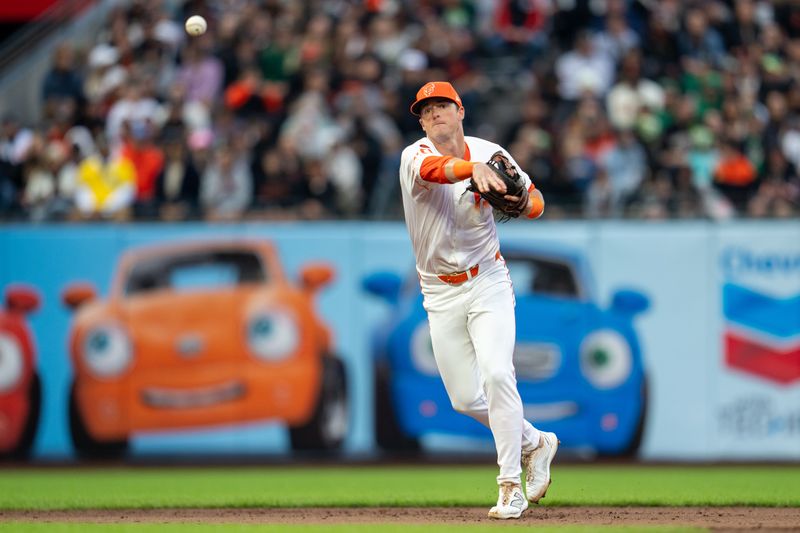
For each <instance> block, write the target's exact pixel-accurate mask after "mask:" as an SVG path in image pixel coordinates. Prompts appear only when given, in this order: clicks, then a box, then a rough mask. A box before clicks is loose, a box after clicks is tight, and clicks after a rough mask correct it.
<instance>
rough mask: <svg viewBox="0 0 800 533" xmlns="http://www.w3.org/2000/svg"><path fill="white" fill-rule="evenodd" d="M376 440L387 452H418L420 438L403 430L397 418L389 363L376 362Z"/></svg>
mask: <svg viewBox="0 0 800 533" xmlns="http://www.w3.org/2000/svg"><path fill="white" fill-rule="evenodd" d="M374 383H375V441H376V442H377V444H378V446H379V447H380V448H381V449H383V450H386V451H387V452H417V451H419V449H420V446H419V440H417V439H415V438H413V437H409V436H408V435H407V434H406V433H405V432H403V430H402V428H401V427H400V423H399V422H398V420H397V414H396V413H397V407H395V405H394V401H393V400H392V391H391V377H390V370H389V368H388V365H386V364H385V362H383V361H376V362H375V381H374Z"/></svg>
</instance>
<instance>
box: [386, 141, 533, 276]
mask: <svg viewBox="0 0 800 533" xmlns="http://www.w3.org/2000/svg"><path fill="white" fill-rule="evenodd" d="M465 141H466V144H467V155H468V157H467V156H465V159H468V160H469V161H474V162H481V163H485V162H486V161H488V160H489V158H490V157H491V156H492V154H494V153H495V152H497V151H498V150H501V151H502V152H503V153H504V154H505V155H506V157H508V159H509V160H510V161H511V162H512V163H513V164H514V166H516V167H517V169H518V170H519V171H520V174H521V175H522V178H523V180H525V185H526V187H530V184H531V180H530V178H529V177H528V175H527V174H526V173H525V172H524V171H523V170H522V169H520V168H519V165H517V163H516V161H514V159H513V158H512V157H511V154H509V153H508V152H507V151H506V150H505V149H503V148H502V147H501V146H500V145H498V144H495V143H492V142H489V141H486V140H484V139H479V138H478V137H466V138H465ZM441 155H443V154H441V153H439V151H437V150H436V147H435V146H434V144H433V142H432V141H431V140H430V139H428V138H427V137H425V138H422V139H420V140H418V141H417V142H415V143H414V144H412V145H410V146H408V147H407V148H406V149H405V150H403V155H402V157H401V159H400V188H401V189H402V191H403V209H404V211H405V218H406V226H407V227H408V233H409V234H410V236H411V244H412V246H413V247H414V256H415V257H416V260H417V271H419V273H420V274H423V275H435V274H449V273H452V272H463V271H465V270H468V269H469V268H471V267H472V266H474V265H477V264H479V263H482V262H485V261H490V260H492V259H493V258H494V255H495V253H497V251H498V250H499V249H500V243H499V241H498V239H497V228H496V226H495V223H494V215H493V213H492V207H491V206H490V205H489V204H488V203H486V202H485V201H483V202H482V201H480V200H481V199H480V196H478V195H477V194H475V193H472V192H470V191H468V190H467V186H468V185H469V183H470V180H469V179H465V180H462V181H459V182H456V183H433V182H430V181H425V180H423V179H422V178H421V177H420V167H421V166H422V162H423V161H424V160H425V158H426V157H429V156H441ZM425 277H427V276H425Z"/></svg>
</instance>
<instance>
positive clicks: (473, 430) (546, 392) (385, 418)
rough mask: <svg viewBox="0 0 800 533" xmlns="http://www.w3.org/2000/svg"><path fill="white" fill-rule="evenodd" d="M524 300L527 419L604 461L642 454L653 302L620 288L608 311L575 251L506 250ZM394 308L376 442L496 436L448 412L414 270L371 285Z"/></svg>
mask: <svg viewBox="0 0 800 533" xmlns="http://www.w3.org/2000/svg"><path fill="white" fill-rule="evenodd" d="M503 256H504V258H505V260H506V262H507V264H508V266H509V270H510V273H511V279H512V283H513V285H514V289H515V294H516V310H515V312H516V322H517V342H516V348H515V352H514V364H515V367H516V374H517V383H518V388H519V391H520V395H521V397H522V402H523V408H524V413H525V417H526V418H527V419H528V420H531V421H533V422H534V423H535V425H536V426H537V427H539V428H541V429H543V430H546V431H555V432H556V433H557V434H558V436H559V438H560V439H561V442H562V445H563V446H565V447H572V448H575V449H576V450H586V449H588V450H592V451H593V452H594V453H600V454H604V455H630V454H633V453H635V452H636V451H637V449H638V447H639V445H640V442H641V439H642V435H643V429H644V422H645V414H646V409H647V380H646V377H645V369H644V367H643V364H642V355H641V349H640V345H639V341H638V337H637V334H636V331H635V330H634V326H633V317H634V316H635V315H636V314H638V313H640V312H642V311H644V310H646V309H647V308H648V307H649V301H648V299H647V297H646V296H645V295H644V294H642V293H640V292H638V291H634V290H618V291H616V292H615V293H614V294H613V297H612V301H611V305H610V306H609V307H608V308H607V309H603V308H601V307H600V306H598V304H597V303H596V301H595V292H594V287H593V283H592V276H591V272H590V269H589V265H588V263H587V261H586V259H585V258H584V257H583V256H581V255H580V254H578V253H575V252H571V251H568V250H556V249H553V248H545V247H536V246H532V245H530V244H529V245H525V246H516V247H510V246H509V247H504V249H503ZM363 286H364V288H365V290H367V291H368V292H370V293H372V294H374V295H376V296H379V297H381V298H383V299H384V300H385V301H387V302H388V303H389V304H391V305H392V307H393V309H392V312H391V316H390V318H389V320H388V322H387V323H386V324H383V325H381V326H380V327H379V328H378V329H377V331H376V332H375V335H374V338H373V353H374V356H375V398H376V410H375V411H376V413H375V414H376V416H375V430H376V440H377V443H378V445H379V446H380V447H381V448H384V449H386V450H392V451H403V450H405V451H410V450H415V449H418V448H419V439H420V438H421V437H423V436H425V435H429V434H452V435H461V436H472V437H479V436H484V437H487V438H488V437H490V433H489V431H488V429H486V428H485V427H483V426H482V425H480V424H479V423H477V422H475V421H474V420H472V419H470V418H468V417H466V416H464V415H461V414H458V413H457V412H456V411H454V410H453V409H452V407H451V405H450V401H449V399H448V397H447V393H446V391H445V388H444V385H443V384H442V382H441V379H440V378H439V376H438V371H437V368H436V362H435V360H434V358H433V351H432V348H431V341H430V333H429V328H428V322H427V317H426V314H425V311H424V309H423V307H422V295H421V294H420V291H419V285H418V280H417V276H416V273H414V274H413V275H412V276H409V277H408V280H407V281H406V282H405V283H403V281H402V280H401V278H400V277H399V276H398V275H396V274H394V273H390V272H376V273H373V274H371V275H369V276H367V277H366V278H365V279H364V280H363Z"/></svg>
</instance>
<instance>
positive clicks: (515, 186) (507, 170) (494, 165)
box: [467, 151, 528, 221]
mask: <svg viewBox="0 0 800 533" xmlns="http://www.w3.org/2000/svg"><path fill="white" fill-rule="evenodd" d="M486 164H487V165H489V168H490V169H492V170H493V171H494V173H495V174H497V176H498V177H499V178H500V179H501V180H503V182H504V183H505V184H506V192H505V193H502V192H498V191H495V190H494V189H489V190H488V191H486V192H480V191H479V190H478V187H477V185H476V184H475V180H474V179H472V178H471V179H470V184H469V187H467V189H468V190H470V191H473V192H477V193H478V194H480V195H481V197H482V198H483V199H484V200H486V201H487V202H489V205H491V206H492V208H493V209H494V210H495V211H496V212H497V214H498V215H499V217H500V220H501V221H505V220H508V219H509V218H517V217H518V216H520V215H521V214H522V212H523V211H524V210H525V208H526V207H527V206H528V189H527V188H526V187H525V182H524V181H523V179H522V175H520V173H519V171H518V170H517V167H515V166H514V165H512V164H511V161H509V160H508V158H507V157H506V156H505V155H504V154H503V152H500V151H497V152H495V153H494V154H493V155H492V157H490V158H489V161H487V162H486ZM506 195H510V196H517V197H519V201H517V202H511V201H509V200H506V198H505V196H506Z"/></svg>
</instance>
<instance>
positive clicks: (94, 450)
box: [69, 383, 128, 459]
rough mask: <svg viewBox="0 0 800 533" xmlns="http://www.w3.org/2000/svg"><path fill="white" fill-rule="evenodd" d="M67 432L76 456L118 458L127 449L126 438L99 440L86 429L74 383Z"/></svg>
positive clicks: (71, 391)
mask: <svg viewBox="0 0 800 533" xmlns="http://www.w3.org/2000/svg"><path fill="white" fill-rule="evenodd" d="M69 432H70V436H71V437H72V445H73V446H74V447H75V452H76V453H77V454H78V457H81V458H84V459H90V458H91V459H118V458H120V457H122V456H123V455H125V452H126V451H127V450H128V440H127V439H121V440H111V441H100V440H97V439H95V438H94V437H92V435H91V434H90V433H89V430H88V429H86V423H85V422H84V421H83V418H82V416H81V412H80V410H79V409H78V404H77V401H76V399H75V384H74V383H73V384H72V387H71V388H70V393H69Z"/></svg>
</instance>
